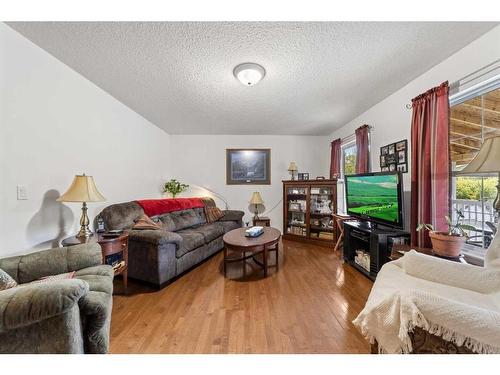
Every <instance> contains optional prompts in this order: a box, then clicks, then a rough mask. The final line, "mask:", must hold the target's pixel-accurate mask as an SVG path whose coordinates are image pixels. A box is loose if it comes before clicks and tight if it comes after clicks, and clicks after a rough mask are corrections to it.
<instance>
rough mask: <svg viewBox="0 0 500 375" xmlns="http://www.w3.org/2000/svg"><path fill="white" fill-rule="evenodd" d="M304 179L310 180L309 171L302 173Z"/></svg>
mask: <svg viewBox="0 0 500 375" xmlns="http://www.w3.org/2000/svg"><path fill="white" fill-rule="evenodd" d="M302 179H303V180H305V181H307V180H309V173H302Z"/></svg>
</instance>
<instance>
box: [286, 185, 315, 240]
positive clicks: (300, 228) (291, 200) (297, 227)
mask: <svg viewBox="0 0 500 375" xmlns="http://www.w3.org/2000/svg"><path fill="white" fill-rule="evenodd" d="M308 190H309V188H308V187H307V186H290V187H287V191H286V205H287V206H286V207H287V218H286V220H287V225H286V232H287V234H293V235H296V236H301V237H306V236H307V225H306V217H307V196H308V193H309V191H308Z"/></svg>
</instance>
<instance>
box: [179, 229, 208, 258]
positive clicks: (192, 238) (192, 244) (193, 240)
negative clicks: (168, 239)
mask: <svg viewBox="0 0 500 375" xmlns="http://www.w3.org/2000/svg"><path fill="white" fill-rule="evenodd" d="M177 234H178V235H179V236H181V237H182V242H181V244H180V246H178V247H177V250H176V251H175V256H176V257H177V258H180V257H182V256H183V255H185V254H187V253H189V252H191V251H193V250H195V249H196V248H198V247H200V246H203V245H204V244H205V237H204V236H203V234H202V233H200V232H197V231H196V230H193V229H184V230H181V231H178V232H177Z"/></svg>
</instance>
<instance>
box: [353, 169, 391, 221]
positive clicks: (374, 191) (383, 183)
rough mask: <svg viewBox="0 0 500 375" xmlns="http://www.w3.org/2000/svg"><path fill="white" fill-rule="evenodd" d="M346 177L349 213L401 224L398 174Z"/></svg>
mask: <svg viewBox="0 0 500 375" xmlns="http://www.w3.org/2000/svg"><path fill="white" fill-rule="evenodd" d="M346 179H347V210H348V213H350V214H357V215H363V216H369V217H372V218H373V219H375V220H376V219H380V220H383V221H386V222H390V223H394V224H399V207H398V175H397V174H390V175H371V176H348V177H347V178H346Z"/></svg>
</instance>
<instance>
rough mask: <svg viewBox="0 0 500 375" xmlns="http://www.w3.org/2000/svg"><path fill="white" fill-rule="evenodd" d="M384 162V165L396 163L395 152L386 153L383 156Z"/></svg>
mask: <svg viewBox="0 0 500 375" xmlns="http://www.w3.org/2000/svg"><path fill="white" fill-rule="evenodd" d="M385 163H386V165H389V164H396V163H397V160H396V154H389V155H386V157H385Z"/></svg>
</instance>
